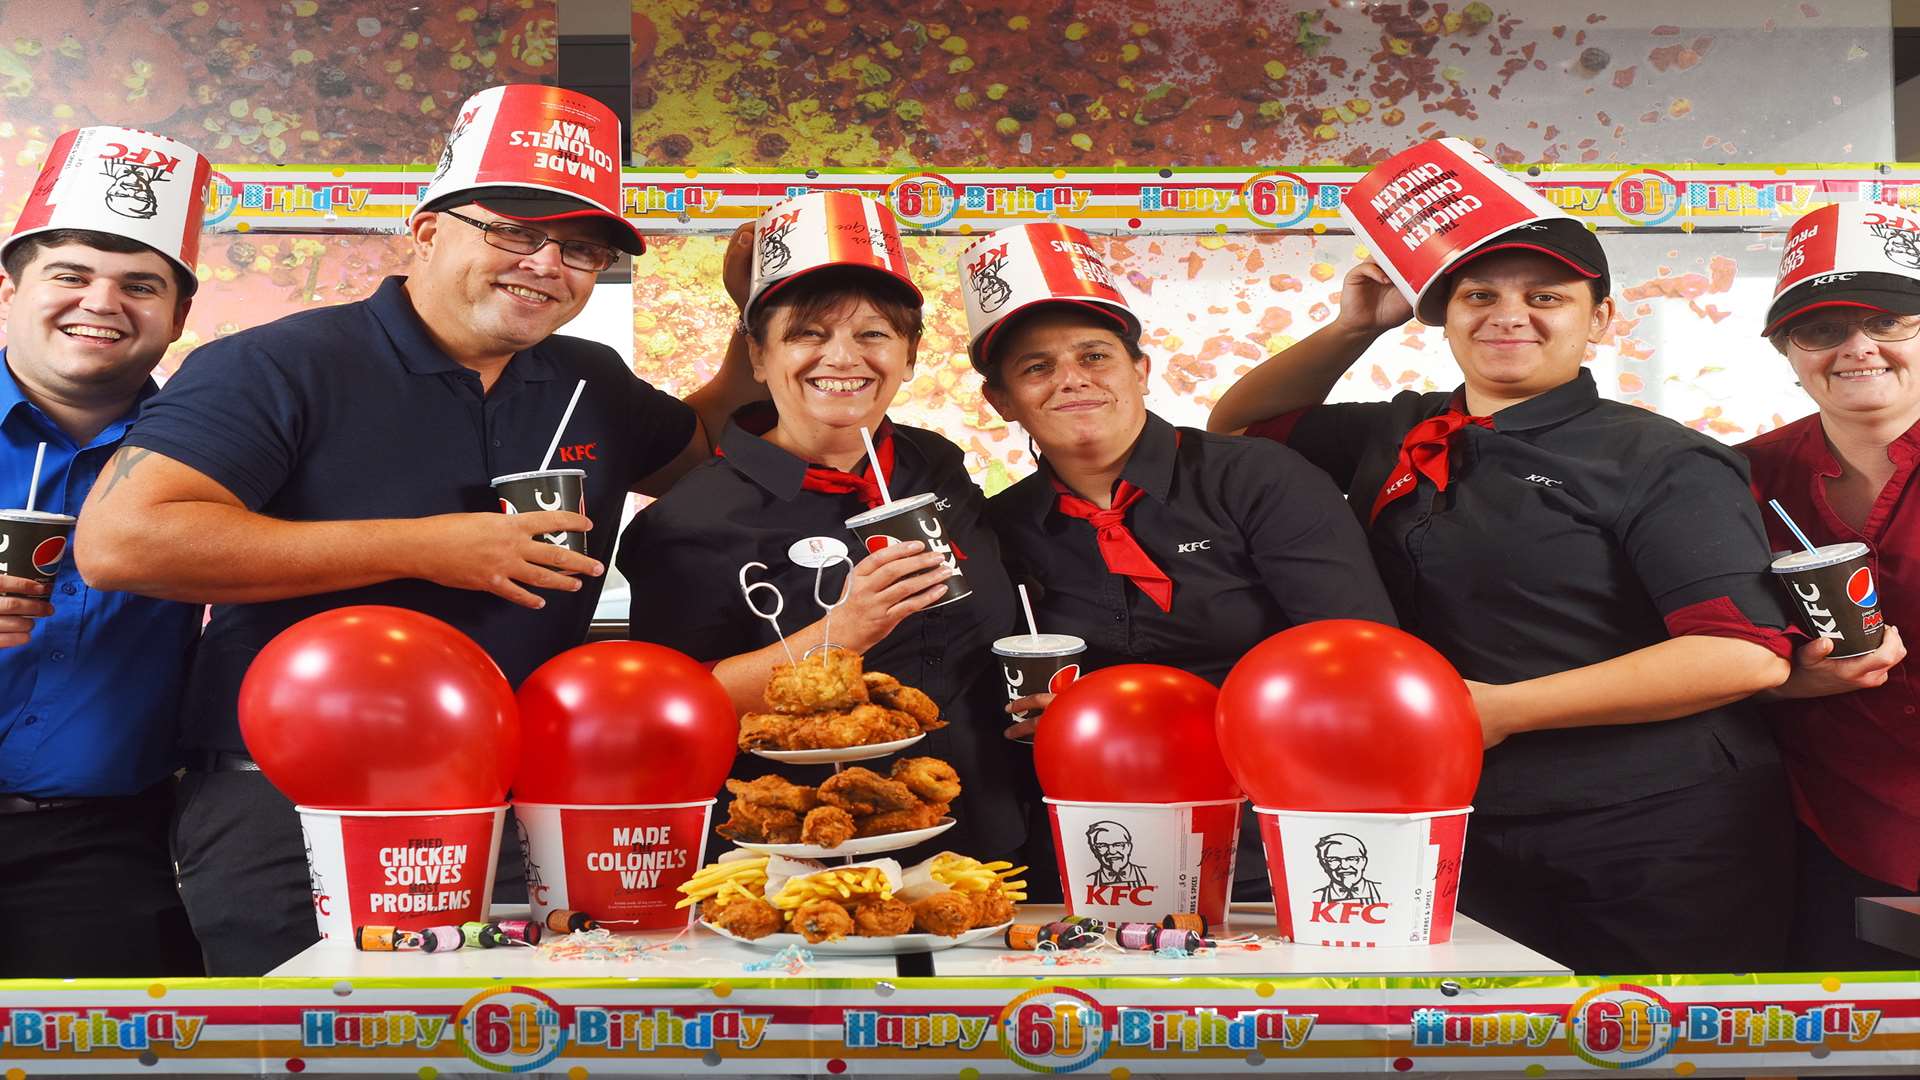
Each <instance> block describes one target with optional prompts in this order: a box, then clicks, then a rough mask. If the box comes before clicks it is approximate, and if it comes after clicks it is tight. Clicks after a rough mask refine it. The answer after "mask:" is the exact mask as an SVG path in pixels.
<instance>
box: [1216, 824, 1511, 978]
mask: <svg viewBox="0 0 1920 1080" xmlns="http://www.w3.org/2000/svg"><path fill="white" fill-rule="evenodd" d="M1472 809H1473V808H1472V807H1462V808H1460V809H1458V810H1430V811H1425V812H1421V813H1409V814H1363V813H1336V812H1330V811H1317V810H1272V809H1268V808H1267V807H1264V806H1256V807H1254V813H1255V814H1257V815H1259V820H1260V838H1261V840H1262V841H1263V842H1264V843H1265V845H1266V852H1267V873H1268V875H1269V877H1270V878H1271V879H1272V882H1273V912H1274V920H1275V921H1276V922H1278V923H1279V926H1280V932H1281V933H1282V934H1284V935H1286V936H1287V937H1289V938H1291V939H1292V940H1293V942H1294V943H1295V944H1297V945H1327V946H1335V947H1345V948H1362V949H1372V948H1385V947H1389V946H1396V945H1438V944H1441V943H1443V942H1446V941H1448V940H1450V939H1451V938H1452V937H1453V911H1454V902H1455V900H1456V899H1457V898H1458V895H1459V891H1460V855H1461V849H1462V847H1463V846H1464V845H1465V843H1466V839H1467V815H1468V814H1469V813H1471V812H1472Z"/></svg>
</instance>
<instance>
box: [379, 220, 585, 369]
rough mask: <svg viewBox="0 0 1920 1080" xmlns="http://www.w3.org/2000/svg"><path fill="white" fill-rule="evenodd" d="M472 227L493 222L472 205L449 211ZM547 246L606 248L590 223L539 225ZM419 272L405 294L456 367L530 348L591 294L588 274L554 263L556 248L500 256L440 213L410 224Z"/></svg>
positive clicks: (472, 230) (474, 231) (481, 237)
mask: <svg viewBox="0 0 1920 1080" xmlns="http://www.w3.org/2000/svg"><path fill="white" fill-rule="evenodd" d="M451 209H454V210H456V211H458V212H459V213H461V214H463V215H465V216H467V217H470V218H473V219H474V220H475V221H482V222H488V221H501V220H505V219H503V218H501V217H500V215H498V214H495V213H493V212H492V211H490V210H487V209H486V208H484V207H481V206H479V205H477V204H471V205H467V206H460V207H452V208H451ZM530 227H533V228H538V229H539V230H540V231H541V232H543V233H546V234H547V235H548V236H549V237H551V238H553V239H554V240H587V241H591V242H593V243H597V244H605V243H607V241H608V227H607V226H605V225H602V224H600V223H598V222H597V221H595V220H593V219H585V220H559V221H543V222H540V223H539V224H538V225H536V226H530ZM413 240H414V246H415V250H416V251H417V253H418V255H419V260H420V263H419V266H418V267H417V268H416V269H415V271H414V273H413V275H412V276H411V277H410V278H409V279H408V281H407V295H408V297H409V298H411V299H412V301H413V307H414V310H415V311H416V312H418V313H419V315H420V318H421V320H422V321H424V322H425V323H426V324H427V329H428V330H430V331H431V332H432V333H433V336H434V338H435V339H436V340H438V341H440V342H441V343H442V344H443V346H444V347H446V349H447V351H448V353H449V355H451V356H452V357H453V359H455V360H458V361H461V362H463V363H465V362H469V361H476V362H497V361H503V360H505V359H506V358H507V357H510V356H512V355H513V354H514V353H516V352H519V351H520V350H522V349H528V348H532V347H533V346H535V345H538V344H539V343H540V342H542V341H545V340H546V339H547V338H548V337H550V336H551V335H552V334H553V332H554V331H555V330H558V329H559V328H560V327H561V326H563V325H565V324H566V323H567V322H568V321H570V320H572V318H573V317H574V316H575V315H578V314H580V309H582V308H584V307H586V306H587V300H588V298H590V297H591V296H592V295H593V282H594V278H595V276H596V275H595V274H594V273H593V272H592V271H590V270H576V269H574V268H573V267H571V266H568V265H566V264H565V263H563V262H561V261H560V245H559V244H547V245H545V246H543V247H541V249H540V250H538V251H536V252H534V253H533V254H531V255H517V254H514V253H513V252H511V251H502V250H500V249H499V248H496V247H493V246H492V245H490V244H488V243H487V237H486V234H485V233H484V232H482V231H481V230H480V229H478V228H476V227H474V226H472V225H469V224H467V223H466V222H463V221H460V220H459V219H457V218H454V217H451V216H449V215H446V214H438V213H423V214H421V215H420V216H418V217H417V218H415V219H414V222H413Z"/></svg>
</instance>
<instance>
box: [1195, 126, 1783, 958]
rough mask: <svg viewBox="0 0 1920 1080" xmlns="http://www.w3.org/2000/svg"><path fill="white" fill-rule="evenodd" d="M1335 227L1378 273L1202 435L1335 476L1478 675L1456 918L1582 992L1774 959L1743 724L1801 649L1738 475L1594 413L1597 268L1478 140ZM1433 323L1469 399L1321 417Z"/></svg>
mask: <svg viewBox="0 0 1920 1080" xmlns="http://www.w3.org/2000/svg"><path fill="white" fill-rule="evenodd" d="M1342 213H1343V215H1346V216H1347V217H1348V219H1349V220H1350V221H1351V222H1352V223H1353V224H1354V226H1355V229H1356V233H1357V234H1359V235H1361V236H1362V237H1363V238H1364V242H1366V243H1367V244H1368V245H1369V246H1371V247H1372V248H1373V249H1374V250H1375V251H1380V252H1385V253H1387V255H1388V259H1389V261H1388V262H1387V263H1386V264H1384V265H1376V264H1374V263H1372V262H1366V263H1362V264H1361V265H1360V266H1358V267H1356V268H1355V269H1354V270H1353V271H1352V272H1350V273H1349V274H1348V275H1347V278H1346V281H1345V284H1344V286H1343V291H1342V294H1341V303H1340V314H1339V316H1338V317H1337V318H1336V319H1335V320H1334V321H1333V322H1332V323H1330V324H1329V325H1327V326H1326V327H1324V328H1322V329H1321V330H1319V331H1317V332H1315V333H1314V334H1313V335H1312V336H1311V337H1309V338H1307V339H1306V340H1304V341H1302V342H1300V343H1299V344H1298V345H1295V346H1294V347H1293V348H1291V349H1288V350H1287V351H1286V352H1284V353H1281V354H1280V355H1278V356H1276V357H1274V358H1273V359H1271V360H1268V361H1267V362H1266V363H1265V364H1263V365H1261V366H1260V367H1259V368H1256V369H1255V370H1254V371H1253V372H1251V373H1249V374H1248V375H1247V376H1246V378H1244V379H1242V380H1241V381H1240V383H1239V385H1237V386H1235V387H1234V388H1233V389H1231V390H1230V391H1228V393H1227V394H1225V395H1223V396H1222V398H1221V400H1220V403H1219V404H1218V405H1217V406H1216V407H1215V409H1214V413H1213V417H1212V420H1211V423H1210V426H1211V427H1213V428H1214V429H1215V430H1237V429H1241V428H1247V429H1248V430H1249V433H1250V434H1260V435H1265V436H1267V437H1268V438H1271V439H1274V440H1276V441H1281V442H1285V443H1286V444H1287V445H1289V446H1292V447H1294V448H1295V449H1297V450H1299V451H1300V452H1301V453H1303V454H1305V455H1306V456H1307V458H1308V459H1309V460H1311V461H1313V462H1315V463H1316V464H1318V465H1320V466H1321V467H1322V468H1324V469H1326V470H1327V471H1328V473H1330V474H1331V475H1332V476H1333V478H1334V481H1335V483H1337V484H1340V485H1341V486H1342V487H1344V488H1345V489H1346V490H1347V493H1348V498H1349V499H1350V501H1351V503H1352V505H1353V508H1354V511H1355V512H1356V513H1357V514H1358V515H1359V516H1360V519H1361V521H1363V522H1364V523H1366V525H1367V534H1368V541H1369V544H1370V546H1371V548H1372V551H1373V555H1374V559H1375V561H1376V562H1377V563H1378V564H1379V566H1380V571H1381V575H1382V577H1383V578H1384V579H1385V580H1386V583H1387V588H1388V590H1389V591H1390V592H1391V593H1392V594H1393V599H1394V607H1395V609H1396V610H1397V611H1398V612H1399V614H1400V619H1401V623H1402V625H1403V626H1404V627H1405V628H1406V629H1408V630H1410V631H1411V632H1413V633H1415V634H1417V635H1419V636H1420V637H1422V638H1424V639H1425V640H1426V641H1427V642H1428V643H1429V644H1431V645H1432V646H1434V647H1435V648H1436V649H1438V650H1439V651H1440V652H1441V653H1442V654H1443V655H1444V656H1445V657H1446V658H1447V659H1448V660H1449V661H1450V662H1451V663H1452V664H1453V666H1454V667H1455V668H1456V669H1458V670H1459V672H1460V674H1461V675H1463V676H1465V677H1466V678H1467V679H1468V680H1469V684H1470V686H1471V688H1472V690H1473V696H1474V703H1475V705H1476V707H1477V708H1478V711H1479V713H1480V721H1481V726H1482V728H1483V730H1484V733H1485V739H1486V743H1487V746H1488V748H1489V749H1488V752H1487V756H1486V762H1485V768H1484V771H1483V772H1482V774H1481V779H1480V786H1479V789H1478V791H1477V793H1476V794H1475V797H1474V806H1475V813H1474V817H1473V820H1472V823H1471V825H1470V826H1469V828H1468V829H1467V841H1466V843H1467V848H1466V854H1465V867H1466V872H1465V874H1464V876H1463V878H1462V881H1461V890H1460V905H1459V906H1460V910H1462V911H1464V912H1466V913H1467V914H1468V915H1471V916H1473V917H1474V918H1476V919H1479V920H1481V921H1482V922H1485V923H1487V924H1489V925H1491V926H1492V927H1493V928H1494V929H1496V930H1498V931H1500V932H1501V933H1504V934H1507V935H1509V936H1511V937H1514V938H1516V939H1518V940H1520V941H1521V942H1523V943H1524V944H1527V945H1530V946H1532V947H1533V948H1536V949H1539V950H1540V951H1542V952H1544V953H1546V954H1547V955H1548V956H1551V957H1553V958H1554V959H1556V960H1559V961H1560V962H1562V963H1564V964H1568V965H1571V966H1572V967H1573V968H1574V969H1575V970H1578V971H1583V972H1584V971H1681V972H1685V971H1696V972H1697V971H1755V970H1767V969H1768V968H1769V967H1771V966H1774V965H1777V964H1778V963H1779V962H1780V961H1781V959H1782V958H1783V954H1782V948H1783V946H1784V940H1785V930H1786V919H1787V909H1786V893H1787V888H1788V882H1787V875H1788V873H1789V869H1790V868H1789V866H1788V858H1787V855H1786V852H1785V850H1784V846H1783V845H1781V844H1779V843H1778V837H1779V835H1780V834H1782V833H1783V832H1785V831H1786V828H1787V824H1788V821H1789V815H1788V811H1787V802H1786V798H1785V790H1784V783H1783V777H1782V774H1781V770H1780V765H1779V760H1778V755H1777V753H1776V751H1775V750H1774V747H1773V744H1772V741H1771V739H1769V738H1768V735H1767V733H1766V731H1765V729H1764V728H1763V727H1762V726H1761V725H1760V723H1759V722H1758V719H1757V717H1755V716H1754V715H1753V714H1752V713H1750V712H1749V711H1748V710H1746V709H1744V708H1743V707H1741V706H1739V705H1737V704H1736V703H1738V702H1739V701H1741V699H1743V698H1746V697H1748V696H1751V695H1752V694H1754V693H1756V692H1759V691H1762V690H1766V689H1769V688H1771V687H1773V686H1775V685H1777V684H1779V683H1780V681H1781V680H1782V679H1784V678H1786V675H1787V669H1788V665H1787V661H1786V657H1787V655H1788V652H1789V649H1788V639H1787V638H1786V636H1785V634H1784V632H1783V630H1782V628H1783V627H1784V626H1785V625H1786V622H1785V619H1786V615H1785V611H1784V609H1783V607H1782V606H1781V603H1780V598H1779V596H1778V594H1777V593H1776V591H1775V587H1774V585H1773V583H1772V582H1770V581H1768V580H1767V574H1766V570H1767V547H1766V541H1765V536H1764V534H1763V532H1762V529H1761V524H1760V521H1759V518H1758V514H1757V511H1756V508H1755V506H1754V504H1753V500H1752V498H1751V497H1750V495H1749V493H1748V491H1747V485H1746V470H1745V466H1744V463H1743V462H1742V461H1741V460H1740V458H1739V456H1738V455H1737V454H1734V453H1733V452H1732V451H1731V450H1729V449H1728V448H1726V447H1723V446H1721V445H1720V444H1718V443H1716V442H1714V441H1712V440H1711V439H1708V438H1706V437H1705V436H1702V435H1700V434H1698V433H1696V432H1693V431H1691V430H1689V429H1687V428H1685V427H1682V426H1681V425H1679V424H1676V423H1674V422H1672V421H1670V420H1666V419H1663V418H1661V417H1659V416H1656V415H1655V414H1653V413H1651V412H1648V411H1646V410H1643V409H1637V408H1633V407H1631V406H1628V405H1624V404H1620V403H1617V402H1612V401H1603V400H1601V399H1600V397H1599V395H1598V392H1597V391H1596V389H1595V386H1594V381H1593V377H1592V375H1591V374H1590V373H1589V372H1587V371H1586V370H1585V368H1583V367H1582V363H1583V361H1584V360H1585V358H1586V355H1587V350H1588V347H1589V345H1590V344H1592V343H1594V342H1597V341H1599V340H1600V338H1601V335H1602V334H1603V333H1605V331H1606V329H1607V327H1608V324H1609V322H1610V321H1611V319H1612V317H1613V301H1612V299H1611V298H1610V297H1609V296H1608V270H1607V259H1606V253H1605V252H1604V251H1603V250H1602V249H1601V246H1600V243H1599V241H1598V240H1597V239H1595V238H1594V236H1593V235H1592V234H1591V233H1590V232H1589V231H1588V230H1587V229H1586V228H1585V227H1584V226H1583V225H1581V224H1580V223H1579V222H1577V221H1573V220H1572V219H1570V218H1568V217H1566V216H1565V215H1564V214H1561V213H1560V212H1559V211H1558V210H1556V209H1554V208H1553V207H1552V206H1551V205H1549V204H1548V203H1547V202H1546V201H1545V200H1544V199H1541V198H1540V197H1539V196H1538V195H1536V194H1534V193H1533V192H1532V191H1531V190H1530V189H1528V188H1527V187H1526V186H1525V185H1524V184H1522V183H1520V182H1519V181H1517V180H1515V179H1513V178H1512V177H1509V176H1508V175H1507V174H1506V173H1505V172H1503V171H1502V170H1500V169H1499V168H1498V166H1496V165H1494V164H1493V162H1492V161H1490V160H1488V159H1487V158H1486V157H1485V156H1484V155H1482V154H1480V153H1479V152H1478V151H1476V150H1474V149H1473V148H1472V147H1471V146H1470V145H1468V144H1466V143H1463V142H1461V141H1459V140H1455V139H1443V140H1439V141H1437V142H1430V143H1425V144H1423V145H1421V146H1418V147H1416V148H1414V149H1413V150H1410V151H1408V152H1406V153H1404V154H1401V155H1400V156H1398V157H1395V158H1393V159H1391V160H1389V161H1387V162H1385V163H1383V164H1382V165H1380V166H1378V167H1376V168H1375V169H1374V170H1373V171H1372V172H1370V173H1368V174H1367V176H1366V177H1364V178H1363V179H1362V180H1361V181H1360V183H1358V184H1356V185H1355V187H1354V189H1353V190H1352V191H1350V192H1349V193H1348V195H1347V197H1346V201H1345V204H1344V206H1343V208H1342ZM1439 224H1450V226H1451V227H1450V228H1448V229H1446V230H1445V231H1440V230H1438V229H1437V228H1436V227H1435V226H1437V225H1439ZM1416 314H1417V315H1418V317H1419V319H1420V321H1422V322H1424V323H1427V324H1428V325H1431V326H1439V327H1442V328H1444V332H1445V335H1446V339H1447V344H1448V346H1449V347H1450V348H1451V349H1452V352H1453V356H1454V359H1455V360H1456V361H1457V362H1458V363H1459V365H1460V370H1461V373H1462V375H1463V376H1464V382H1463V384H1462V385H1461V387H1460V388H1459V389H1457V390H1455V391H1454V392H1452V393H1450V394H1416V393H1412V392H1407V393H1402V394H1400V395H1399V396H1398V397H1396V398H1394V399H1393V400H1392V401H1391V402H1385V403H1379V404H1351V405H1324V404H1322V401H1323V399H1324V398H1325V397H1326V396H1327V394H1328V392H1329V391H1331V390H1332V388H1333V386H1334V385H1335V383H1336V382H1337V381H1338V380H1339V378H1340V376H1341V373H1342V372H1344V371H1346V369H1347V368H1348V367H1350V366H1351V365H1352V364H1353V363H1354V362H1355V361H1357V360H1358V359H1360V357H1361V356H1362V355H1363V354H1364V353H1365V352H1366V351H1367V348H1368V347H1369V346H1371V345H1372V344H1373V342H1374V341H1375V340H1376V339H1378V338H1379V337H1380V336H1381V335H1382V334H1384V333H1386V332H1388V331H1389V330H1392V329H1394V328H1395V327H1398V326H1400V325H1401V324H1403V323H1405V322H1406V321H1407V320H1408V319H1409V318H1411V317H1414V316H1415V315H1416Z"/></svg>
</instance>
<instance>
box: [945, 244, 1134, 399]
mask: <svg viewBox="0 0 1920 1080" xmlns="http://www.w3.org/2000/svg"><path fill="white" fill-rule="evenodd" d="M960 282H961V289H960V292H961V294H962V295H963V296H964V297H965V299H966V302H967V342H968V346H967V352H968V354H969V355H970V356H971V357H972V359H973V366H974V367H975V368H977V369H980V370H982V371H984V370H986V369H985V366H984V365H985V364H986V357H987V356H988V354H989V350H990V349H991V348H992V346H993V338H994V335H995V334H997V333H999V331H1000V330H1001V328H1003V327H1004V326H1006V325H1007V322H1008V321H1009V320H1010V319H1012V318H1013V317H1014V316H1015V315H1018V314H1020V313H1021V312H1022V311H1025V310H1026V309H1028V308H1030V307H1032V306H1034V305H1035V304H1044V303H1071V304H1079V305H1081V306H1082V307H1086V308H1089V309H1091V310H1093V311H1095V312H1098V313H1099V314H1101V315H1104V316H1106V317H1108V318H1110V319H1113V320H1114V321H1115V322H1117V323H1119V324H1120V326H1121V327H1122V328H1123V329H1124V330H1125V332H1126V333H1129V334H1138V333H1139V332H1140V319H1139V317H1138V316H1136V315H1135V314H1134V313H1133V310H1132V309H1131V308H1129V307H1128V306H1127V301H1126V298H1125V297H1123V296H1121V295H1120V288H1119V285H1118V283H1117V282H1116V280H1115V278H1114V276H1113V271H1111V270H1110V269H1108V268H1107V263H1106V260H1105V259H1103V258H1102V257H1101V255H1100V252H1099V251H1098V250H1097V249H1096V248H1095V247H1094V246H1093V240H1092V238H1090V237H1089V236H1087V234H1086V233H1084V232H1081V231H1080V230H1079V229H1076V228H1074V227H1073V226H1071V225H1060V224H1056V223H1053V222H1035V223H1033V224H1029V225H1015V226H1013V227H1012V228H1008V229H1000V230H998V231H997V232H992V233H988V234H987V235H986V236H984V237H981V238H980V240H979V241H977V242H976V243H975V244H974V245H973V246H972V247H969V248H968V249H966V251H964V252H962V253H961V255H960Z"/></svg>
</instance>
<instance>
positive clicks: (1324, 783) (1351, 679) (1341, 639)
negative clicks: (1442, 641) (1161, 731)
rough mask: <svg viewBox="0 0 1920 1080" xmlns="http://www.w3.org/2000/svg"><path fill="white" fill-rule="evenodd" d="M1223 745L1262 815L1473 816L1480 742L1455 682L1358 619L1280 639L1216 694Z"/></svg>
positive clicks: (1390, 633) (1446, 667) (1244, 660)
mask: <svg viewBox="0 0 1920 1080" xmlns="http://www.w3.org/2000/svg"><path fill="white" fill-rule="evenodd" d="M1219 732H1220V746H1221V747H1222V748H1223V749H1224V750H1225V751H1226V754H1227V760H1228V761H1229V762H1230V763H1231V766H1232V768H1233V775H1234V776H1235V778H1237V779H1238V780H1239V781H1240V786H1241V787H1243V788H1245V789H1246V792H1247V794H1248V795H1251V796H1252V797H1253V801H1254V804H1255V805H1257V806H1266V807H1272V808H1275V809H1281V810H1346V811H1362V812H1369V813H1410V812H1414V811H1420V810H1446V809H1454V808H1457V807H1462V806H1466V805H1467V804H1469V803H1471V802H1472V801H1473V791H1474V788H1475V786H1477V785H1478V784H1479V783H1480V757H1481V749H1480V748H1481V735H1480V719H1479V713H1477V712H1476V711H1475V710H1474V707H1473V695H1472V694H1471V693H1469V692H1468V690H1467V684H1466V683H1465V682H1464V681H1463V680H1462V679H1461V678H1460V673H1459V672H1457V671H1455V670H1454V669H1453V665H1452V664H1449V663H1447V660H1446V658H1445V657H1443V656H1441V655H1440V654H1439V653H1438V652H1436V651H1434V649H1433V648H1432V646H1429V645H1428V644H1427V643H1426V642H1424V641H1421V640H1420V639H1419V638H1416V637H1414V636H1413V635H1412V634H1409V633H1406V632H1405V631H1402V630H1396V629H1394V628H1393V627H1391V626H1384V625H1382V624H1380V623H1375V622H1365V621H1363V620H1360V619H1328V620H1326V621H1324V622H1314V623H1306V624H1304V625H1301V626H1296V627H1293V628H1292V629H1290V630H1283V631H1281V632H1280V633H1278V634H1275V635H1273V636H1272V637H1270V638H1268V639H1267V640H1265V641H1263V642H1261V643H1260V644H1259V645H1256V646H1254V648H1253V650H1252V651H1251V652H1249V653H1247V655H1245V656H1243V657H1241V658H1240V662H1239V663H1238V664H1235V665H1234V666H1233V671H1232V672H1231V673H1229V674H1228V675H1227V681H1226V682H1225V683H1223V684H1221V687H1220V711H1219Z"/></svg>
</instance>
